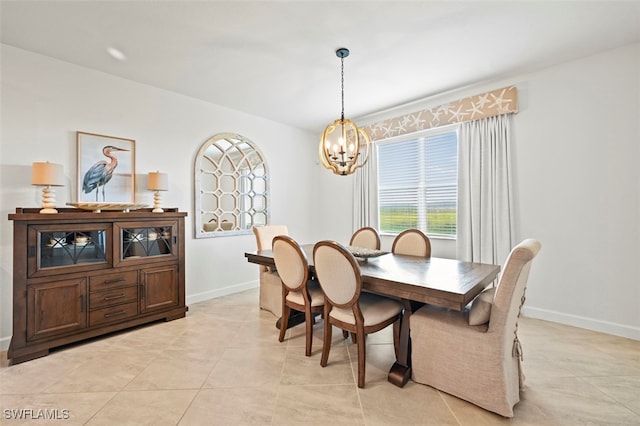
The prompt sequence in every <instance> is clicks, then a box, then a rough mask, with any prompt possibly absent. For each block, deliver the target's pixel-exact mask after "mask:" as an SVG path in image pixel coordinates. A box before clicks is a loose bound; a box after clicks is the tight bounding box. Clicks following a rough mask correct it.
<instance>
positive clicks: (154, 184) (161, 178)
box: [147, 172, 169, 213]
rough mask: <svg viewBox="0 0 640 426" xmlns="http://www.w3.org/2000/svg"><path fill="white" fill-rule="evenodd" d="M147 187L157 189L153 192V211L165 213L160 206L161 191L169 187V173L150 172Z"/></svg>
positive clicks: (151, 189)
mask: <svg viewBox="0 0 640 426" xmlns="http://www.w3.org/2000/svg"><path fill="white" fill-rule="evenodd" d="M147 189H148V190H150V191H155V194H153V210H152V212H153V213H163V212H164V210H162V208H161V207H160V191H167V190H168V189H169V175H167V174H166V173H160V172H149V174H148V177H147Z"/></svg>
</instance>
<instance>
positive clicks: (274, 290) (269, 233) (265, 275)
mask: <svg viewBox="0 0 640 426" xmlns="http://www.w3.org/2000/svg"><path fill="white" fill-rule="evenodd" d="M253 234H254V235H255V236H256V244H257V246H258V250H270V249H271V247H272V244H273V238H274V237H275V236H276V235H289V230H288V229H287V227H286V225H266V226H254V227H253ZM276 269H277V268H272V267H268V266H264V265H260V309H263V310H265V311H269V312H271V313H272V314H274V315H275V316H277V317H279V316H282V281H281V280H280V275H278V272H277V271H276Z"/></svg>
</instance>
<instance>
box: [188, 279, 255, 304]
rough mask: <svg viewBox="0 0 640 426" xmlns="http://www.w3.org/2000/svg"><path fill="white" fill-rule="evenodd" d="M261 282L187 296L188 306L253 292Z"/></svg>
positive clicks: (250, 282)
mask: <svg viewBox="0 0 640 426" xmlns="http://www.w3.org/2000/svg"><path fill="white" fill-rule="evenodd" d="M259 286H260V281H257V280H256V281H249V282H246V283H242V284H236V285H232V286H229V287H223V288H217V289H215V290H210V291H204V292H202V293H197V294H191V295H189V296H187V306H188V305H190V304H192V303H198V302H203V301H205V300H209V299H215V298H216V297H222V296H227V295H229V294H234V293H239V292H241V291H245V290H251V289H253V288H258V287H259Z"/></svg>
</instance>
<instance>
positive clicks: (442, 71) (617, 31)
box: [0, 0, 640, 132]
mask: <svg viewBox="0 0 640 426" xmlns="http://www.w3.org/2000/svg"><path fill="white" fill-rule="evenodd" d="M0 18H1V33H0V34H1V41H2V43H4V44H7V45H11V46H15V47H18V48H21V49H25V50H29V51H33V52H37V53H41V54H43V55H47V56H51V57H53V58H57V59H60V60H63V61H67V62H70V63H74V64H77V65H81V66H85V67H88V68H93V69H96V70H100V71H103V72H105V73H109V74H113V75H117V76H120V77H123V78H126V79H130V80H134V81H137V82H140V83H145V84H148V85H152V86H156V87H160V88H164V89H167V90H171V91H174V92H178V93H182V94H184V95H187V96H192V97H195V98H199V99H203V100H206V101H209V102H213V103H216V104H219V105H223V106H226V107H229V108H233V109H236V110H240V111H245V112H247V113H250V114H254V115H257V116H261V117H265V118H268V119H271V120H275V121H278V122H282V123H285V124H288V125H292V126H296V127H300V128H303V129H308V130H312V131H315V132H319V131H321V130H322V129H323V128H324V126H326V124H328V123H329V122H330V121H333V120H334V119H336V118H338V117H339V115H340V60H339V59H338V58H337V57H336V56H335V50H336V49H337V48H338V47H343V46H344V47H347V48H349V49H350V50H351V55H350V56H349V57H348V58H347V59H345V115H346V116H347V117H350V118H353V117H357V116H363V115H366V114H368V113H372V112H376V111H379V110H381V109H386V108H388V107H392V106H395V105H400V104H403V103H407V102H410V101H412V100H416V99H420V98H424V97H427V96H429V95H434V94H438V93H442V92H444V91H447V90H451V89H454V88H458V87H462V86H466V85H469V84H473V83H479V82H485V81H491V80H494V79H498V78H500V79H502V78H508V77H509V76H514V75H519V74H522V73H526V72H529V71H533V70H536V69H540V68H543V67H547V66H550V65H553V64H556V63H560V62H564V61H567V60H572V59H575V58H579V57H583V56H587V55H590V54H593V53H597V52H599V51H603V50H607V49H611V48H614V47H618V46H623V45H626V44H630V43H633V42H638V41H640V1H629V2H616V1H589V2H578V1H545V2H543V1H531V2H525V1H510V2H507V1H498V2H488V1H467V2H456V1H413V2H405V1H351V2H347V1H304V0H298V1H242V0H236V1H214V0H209V1H192V0H182V1H166V0H165V1H126V0H124V1H123V0H120V1H90V0H87V1H79V0H74V1H58V0H48V1H26V0H19V1H7V0H1V3H0ZM109 47H115V48H117V49H119V50H121V51H122V52H123V53H124V54H125V55H126V58H127V59H126V60H124V61H119V60H116V59H114V58H113V57H111V56H110V55H108V54H107V52H106V49H107V48H109Z"/></svg>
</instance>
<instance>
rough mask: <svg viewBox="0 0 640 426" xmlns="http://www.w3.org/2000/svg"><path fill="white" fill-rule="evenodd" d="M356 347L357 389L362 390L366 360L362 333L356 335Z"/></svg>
mask: <svg viewBox="0 0 640 426" xmlns="http://www.w3.org/2000/svg"><path fill="white" fill-rule="evenodd" d="M355 337H356V340H357V345H358V387H359V388H364V378H365V366H366V359H367V351H366V346H367V345H365V338H364V331H361V332H360V333H357V334H356V336H355Z"/></svg>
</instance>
